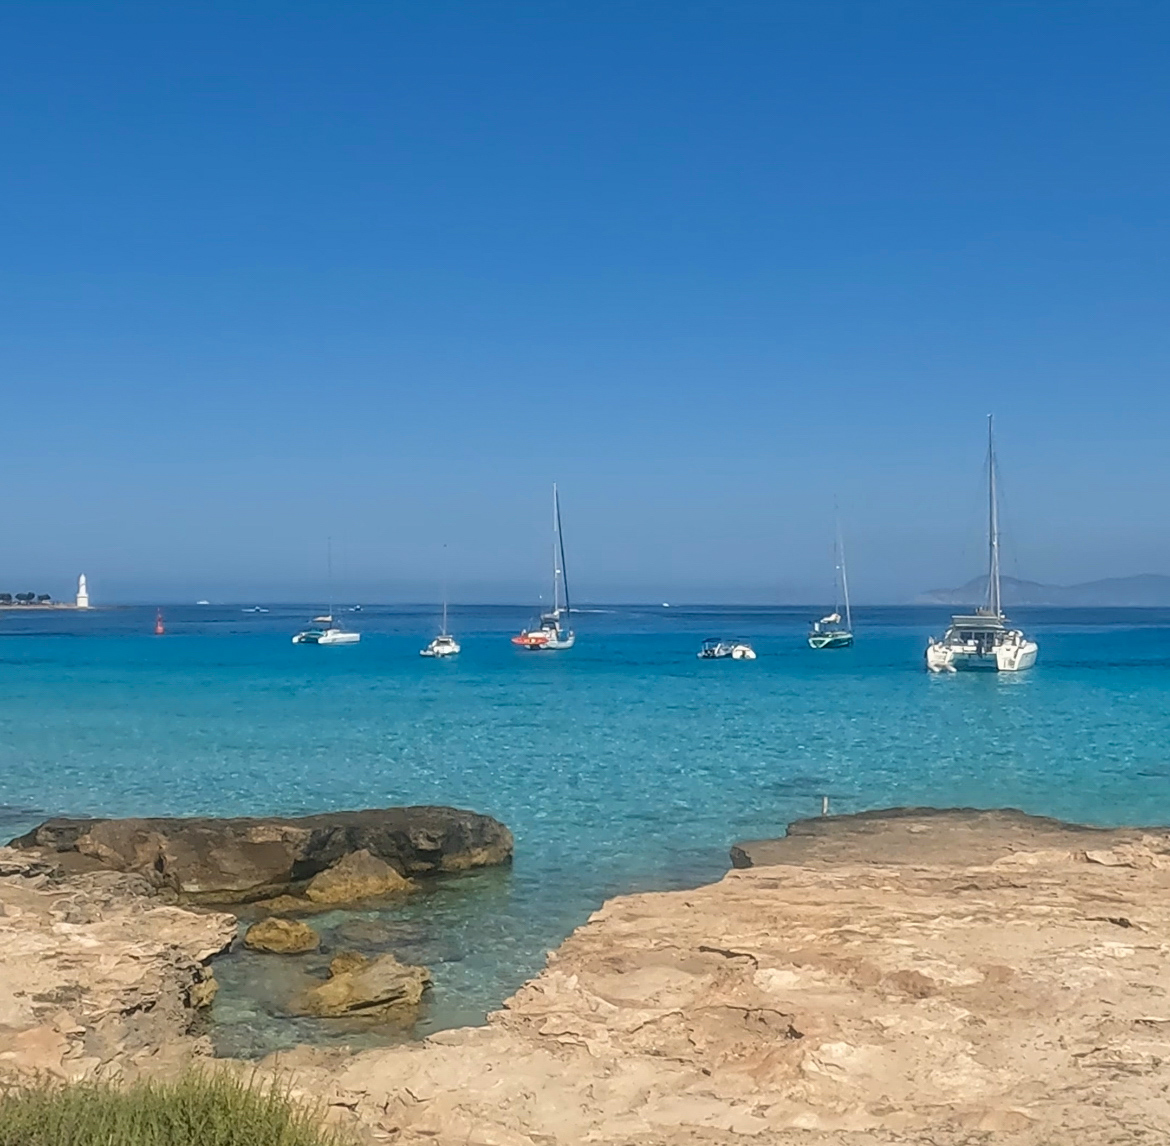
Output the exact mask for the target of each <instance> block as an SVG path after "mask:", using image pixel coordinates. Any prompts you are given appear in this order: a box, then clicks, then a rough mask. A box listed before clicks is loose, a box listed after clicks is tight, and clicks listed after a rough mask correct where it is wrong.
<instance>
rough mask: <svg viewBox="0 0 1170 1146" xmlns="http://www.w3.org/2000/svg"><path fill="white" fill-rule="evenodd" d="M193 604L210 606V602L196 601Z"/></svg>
mask: <svg viewBox="0 0 1170 1146" xmlns="http://www.w3.org/2000/svg"><path fill="white" fill-rule="evenodd" d="M195 604H196V605H210V604H211V602H210V601H196V602H195Z"/></svg>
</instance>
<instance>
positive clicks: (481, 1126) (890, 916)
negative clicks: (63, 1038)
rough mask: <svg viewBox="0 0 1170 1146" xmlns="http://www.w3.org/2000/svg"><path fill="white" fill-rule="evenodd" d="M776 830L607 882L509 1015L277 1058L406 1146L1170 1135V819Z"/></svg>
mask: <svg viewBox="0 0 1170 1146" xmlns="http://www.w3.org/2000/svg"><path fill="white" fill-rule="evenodd" d="M769 847H771V848H772V849H773V850H770V851H768V852H767V853H765V852H764V851H763V845H762V844H755V845H748V846H747V848H746V850H745V854H747V855H750V856H753V857H757V862H758V857H760V856H761V855H763V854H767V855H768V856H769V858H770V859H771V861H772V862H771V866H757V867H752V868H748V869H746V870H737V871H732V872H730V873H729V874H728V875H727V877H726V878H724V879H723V880H722V881H720V882H719V883H716V884H713V885H711V886H709V887H703V888H699V889H697V890H694V891H686V892H673V893H668V894H651V895H633V896H626V897H622V898H619V899H615V900H613V901H611V902H609V903H607V904H606V905H605V906H604V907H603V908H602V909H601V910H600V911H599V912H597V913H596V914H595V915H594V916H593V917H592V918H591V919H590V920H589V922H588V923H587V924H586V925H585V926H583V927H582V928H580V929H579V930H578V931H577V932H575V933H574V934H573V935H572V936H571V937H570V938H569V939H568V940H567V941H566V942H565V943H564V945H563V946H562V947H561V948H560V949H559V950H558V951H557V952H556V953H555V955H553V956H550V960H549V966H548V968H547V970H545V971H544V972H543V973H542V974H541V975H540V976H539V977H537V978H536V979H535V980H533V981H532V982H530V983H529V984H527V985H526V986H525V987H524V988H522V989H521V990H520V991H519V992H518V993H517V994H516V995H515V996H514V997H513V998H512V999H510V1000H509V1001H508V1003H507V1004H506V1008H505V1010H503V1011H502V1012H500V1013H498V1014H495V1015H493V1016H492V1017H491V1019H490V1022H489V1024H488V1025H487V1026H486V1027H482V1028H473V1029H465V1030H458V1031H447V1032H443V1033H441V1034H439V1035H435V1036H432V1037H431V1038H430V1039H429V1040H427V1042H426V1043H425V1044H422V1045H413V1046H406V1047H399V1048H389V1049H382V1050H371V1051H366V1052H363V1053H361V1054H357V1055H353V1056H349V1057H345V1056H339V1055H335V1054H332V1053H328V1052H323V1051H309V1050H303V1051H299V1052H294V1053H293V1054H291V1055H282V1056H280V1063H281V1065H282V1067H284V1068H286V1069H292V1070H294V1071H295V1078H296V1085H297V1086H298V1087H299V1088H301V1089H302V1090H304V1091H305V1092H307V1093H309V1094H311V1095H313V1096H314V1097H317V1098H321V1099H324V1100H325V1101H328V1102H334V1103H338V1104H343V1105H344V1106H345V1107H349V1108H352V1109H353V1110H354V1111H355V1114H356V1116H357V1118H358V1119H359V1120H360V1121H361V1122H362V1123H363V1124H364V1125H365V1127H366V1128H367V1129H368V1131H369V1132H370V1133H371V1135H372V1136H373V1137H374V1138H375V1140H378V1141H381V1140H387V1141H394V1142H396V1143H403V1144H407V1146H410V1144H421V1143H424V1142H425V1143H431V1144H434V1146H455V1144H456V1143H459V1144H463V1143H468V1142H471V1143H480V1144H484V1146H486V1144H493V1146H535V1144H539V1146H562V1144H563V1146H569V1144H571V1143H572V1144H577V1143H582V1142H596V1143H615V1144H616V1143H622V1144H630V1146H665V1144H671V1146H673V1144H679V1146H682V1144H684V1143H686V1144H690V1143H702V1144H721V1146H732V1144H737V1146H747V1144H749V1143H751V1144H759V1146H764V1144H785V1146H788V1144H791V1146H796V1144H798V1143H799V1144H800V1146H830V1144H832V1146H871V1144H875V1143H895V1142H897V1143H919V1144H922V1146H927V1144H929V1146H993V1144H994V1146H999V1144H1001V1143H1011V1144H1013V1146H1015V1144H1019V1146H1024V1144H1027V1146H1055V1144H1057V1143H1059V1144H1061V1146H1063V1144H1066V1143H1067V1144H1073V1143H1075V1144H1076V1146H1104V1144H1105V1143H1112V1144H1117V1143H1139V1142H1141V1143H1152V1142H1163V1141H1166V1140H1168V1139H1170V832H1168V831H1167V830H1164V829H1161V830H1158V829H1155V830H1148V831H1144V832H1143V831H1124V832H1100V831H1091V830H1087V831H1081V830H1077V829H1065V828H1064V827H1063V826H1061V825H1056V826H1054V825H1053V824H1052V823H1051V822H1050V821H1047V822H1037V821H1035V820H1032V819H1029V818H1027V817H1021V816H1019V815H1018V814H1007V815H1001V814H993V815H986V814H983V813H964V812H958V813H947V814H945V815H938V814H934V813H929V812H899V813H895V814H894V815H892V816H887V817H881V816H868V817H864V818H857V819H850V820H846V819H845V818H841V819H839V820H837V822H836V823H830V822H826V821H815V822H814V823H813V824H811V825H795V826H794V828H793V834H792V836H791V837H790V839H789V840H786V841H784V842H782V843H780V842H778V843H776V844H775V845H769Z"/></svg>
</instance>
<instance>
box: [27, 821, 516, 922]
mask: <svg viewBox="0 0 1170 1146" xmlns="http://www.w3.org/2000/svg"><path fill="white" fill-rule="evenodd" d="M12 846H13V847H14V848H19V849H22V850H29V851H32V852H33V853H35V854H36V855H37V856H38V857H39V858H42V859H43V858H52V859H53V860H55V861H56V862H57V863H58V864H60V865H62V866H64V867H65V868H66V869H67V870H95V869H98V868H106V869H111V870H115V871H126V872H137V873H139V874H141V875H143V876H144V877H145V878H146V879H148V880H150V881H151V883H152V884H154V885H155V886H156V887H169V888H172V889H173V890H174V891H175V892H176V893H178V894H179V895H180V896H181V897H182V898H185V899H188V900H191V901H198V902H206V903H241V902H248V901H251V900H258V899H269V898H272V897H274V896H279V895H282V894H284V893H286V892H289V891H295V890H299V889H301V888H303V887H305V886H306V885H307V884H308V883H309V882H310V881H312V880H313V878H314V876H317V875H319V874H320V873H322V872H325V871H327V870H328V869H330V868H333V867H334V866H335V865H337V863H338V862H339V861H340V860H342V859H344V858H345V857H346V856H349V855H352V854H354V853H357V852H363V851H364V852H366V853H368V854H369V855H370V857H372V858H376V859H378V860H380V861H381V862H383V863H385V864H386V865H387V866H389V867H390V868H392V869H393V870H394V871H395V873H396V874H398V875H399V876H409V875H425V874H430V873H436V872H447V871H462V870H465V869H467V868H473V867H480V866H484V865H488V864H500V863H506V862H508V861H509V860H510V859H511V858H512V833H511V832H509V831H508V829H507V828H506V827H504V825H503V824H501V823H500V822H499V821H497V820H493V819H492V818H491V817H490V816H481V815H478V814H477V813H475V812H466V811H461V810H459V809H456V808H443V807H416V808H374V809H369V810H367V811H361V812H328V813H324V814H322V815H317V816H301V817H296V818H291V817H280V816H272V817H266V818H248V819H211V818H188V819H162V818H159V819H128V820H100V819H97V820H74V819H53V820H47V821H46V822H45V823H43V824H41V825H40V827H38V828H34V829H33V830H32V831H31V832H29V833H28V834H27V835H24V836H21V837H20V838H19V839H16V840H13V841H12ZM383 874H384V873H383ZM331 902H339V901H336V900H334V901H331Z"/></svg>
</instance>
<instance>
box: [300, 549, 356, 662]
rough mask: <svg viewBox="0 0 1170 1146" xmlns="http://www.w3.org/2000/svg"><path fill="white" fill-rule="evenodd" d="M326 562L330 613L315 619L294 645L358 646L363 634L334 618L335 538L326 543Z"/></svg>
mask: <svg viewBox="0 0 1170 1146" xmlns="http://www.w3.org/2000/svg"><path fill="white" fill-rule="evenodd" d="M326 554H327V556H326V562H327V565H328V569H329V612H328V613H325V614H324V615H323V616H320V617H314V618H313V622H312V624H313V627H312V628H310V629H302V630H301V631H300V632H299V633H296V634H294V636H293V639H292V643H293V644H294V645H356V644H357V643H358V641H360V640H361V639H362V635H361V633H353V632H350V631H349V630H348V629H343V628H342V627H341V622H340V621H338V620H336V619H335V618H334V616H333V538H332V537H330V538H329V539H328V541H327V542H326Z"/></svg>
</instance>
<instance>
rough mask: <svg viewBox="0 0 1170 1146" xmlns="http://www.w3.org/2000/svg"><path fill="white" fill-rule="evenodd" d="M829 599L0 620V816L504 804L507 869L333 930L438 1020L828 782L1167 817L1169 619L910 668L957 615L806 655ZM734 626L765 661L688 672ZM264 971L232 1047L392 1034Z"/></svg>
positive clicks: (232, 966)
mask: <svg viewBox="0 0 1170 1146" xmlns="http://www.w3.org/2000/svg"><path fill="white" fill-rule="evenodd" d="M815 612H816V611H815V610H806V609H801V610H791V609H754V610H747V611H730V610H716V609H710V610H694V609H691V610H686V609H669V610H663V609H651V608H641V609H639V608H622V609H614V610H608V611H598V612H593V613H586V614H582V615H580V616H578V617H575V626H576V628H577V631H578V634H579V636H578V643H577V647H576V648H575V649H573V650H572V651H571V652H566V653H559V654H532V653H525V652H523V651H520V650H514V649H513V648H512V646H511V645H510V644H509V642H508V640H507V636H508V635H510V634H511V633H512V632H514V631H516V630H517V629H518V628H519V627H520V625H522V624H523V623H525V622H526V621H528V620H529V619H530V618H529V615H528V613H527V612H526V611H524V610H515V609H502V608H501V609H481V610H466V611H461V612H457V613H455V614H454V615H453V625H452V627H453V630H454V631H455V632H456V634H457V635H458V636H459V638H460V640H461V641H462V643H463V652H462V654H461V655H460V656H459V657H458V658H453V659H451V660H447V661H428V660H424V659H422V658H420V657H419V656H418V649H419V648H420V647H421V646H422V644H424V643H425V641H426V639H429V637H430V636H431V635H432V634H433V631H434V618H433V617H432V616H431V615H430V614H428V613H423V612H417V611H409V610H392V609H368V610H366V611H365V612H364V613H362V614H360V615H355V617H354V618H353V619H354V622H355V627H359V628H360V629H361V630H362V632H363V638H362V643H361V644H360V645H358V646H355V647H350V648H335V649H318V648H313V647H309V646H293V645H292V644H291V643H290V641H289V634H290V633H291V632H293V631H295V629H296V628H297V627H299V626H300V624H301V623H302V622H303V621H304V620H305V619H306V617H307V616H308V613H307V612H306V611H304V610H300V609H297V610H289V609H276V608H274V609H273V611H272V612H271V613H268V614H263V615H251V614H250V615H245V614H243V613H242V612H241V611H240V610H239V609H238V608H234V609H228V608H194V607H191V608H186V609H170V610H168V611H167V627H168V633H167V636H166V637H164V638H156V637H154V636H153V635H152V634H151V629H152V627H153V621H154V611H153V610H146V609H123V610H109V611H107V610H100V611H95V612H93V613H91V614H89V615H81V614H76V613H71V612H62V613H58V614H53V613H35V614H34V613H28V614H20V613H11V612H6V613H0V831H5V830H6V831H7V832H8V834H16V833H17V832H18V831H21V830H24V829H25V828H27V827H30V826H32V825H33V824H34V823H36V822H37V821H39V820H40V819H42V818H44V817H45V816H46V815H49V814H103V815H148V814H171V815H193V814H207V815H239V814H257V815H259V814H267V813H285V814H297V813H306V812H314V811H322V810H328V809H333V808H358V807H369V806H378V805H390V804H403V803H406V804H416V803H449V804H455V805H457V806H462V807H467V808H473V809H475V810H477V811H482V812H487V813H489V814H491V815H494V816H497V817H498V818H500V819H501V820H503V821H504V822H505V823H507V824H508V825H509V826H510V827H511V828H512V830H513V831H514V832H515V834H516V862H515V865H514V866H513V868H512V869H511V870H508V871H493V872H484V873H478V874H474V875H471V876H467V877H463V878H460V879H454V880H448V881H445V882H444V883H443V884H442V885H440V886H439V888H438V889H437V890H435V891H434V892H432V893H429V894H426V895H422V896H419V897H417V898H416V899H414V900H413V901H412V902H411V903H410V904H409V905H407V906H404V907H399V908H392V909H389V910H387V911H382V912H366V913H362V914H361V915H360V916H354V915H353V914H349V913H347V914H344V915H343V914H333V915H330V916H327V917H325V918H324V919H322V920H319V921H318V922H319V923H320V924H321V926H322V929H323V932H324V935H325V940H326V943H327V945H329V946H330V947H331V948H339V947H345V946H349V947H358V948H361V949H366V950H370V951H373V950H383V949H389V950H394V951H395V952H396V953H398V954H399V955H400V956H401V957H403V958H408V959H411V960H413V961H416V962H423V963H427V964H428V965H429V966H431V967H432V968H433V970H434V972H435V977H436V986H435V990H434V992H433V993H432V999H431V1002H430V1004H429V1007H428V1011H427V1013H426V1016H425V1018H424V1022H423V1024H422V1029H423V1030H430V1029H436V1028H438V1027H442V1026H449V1025H453V1024H459V1023H464V1022H474V1021H477V1020H478V1019H480V1018H481V1017H482V1015H483V1014H484V1012H485V1011H486V1010H488V1009H491V1008H493V1007H495V1006H497V1005H498V1004H499V1002H500V1001H501V1000H502V999H503V998H505V997H506V996H507V995H508V994H510V993H511V992H512V991H513V990H514V989H515V988H516V986H518V985H519V983H520V982H522V981H523V979H524V978H526V977H527V976H528V975H530V974H531V973H533V972H534V971H535V970H537V969H539V967H540V966H541V964H542V961H543V958H544V953H545V951H546V950H547V949H548V948H550V947H552V946H555V945H556V944H557V943H558V942H559V941H560V940H561V939H562V938H563V937H564V936H565V934H567V933H568V932H569V931H570V930H571V929H572V928H573V927H574V926H576V925H577V924H579V923H580V922H582V921H583V920H584V919H585V917H586V916H587V915H588V913H589V912H590V911H591V910H593V909H594V908H596V907H597V906H598V905H599V904H600V903H601V901H602V900H603V899H605V898H606V897H607V896H610V895H614V894H617V893H620V892H624V891H630V890H635V889H646V888H668V887H677V886H682V885H687V884H693V883H696V882H701V881H704V880H708V879H711V878H715V877H717V876H718V875H719V874H721V873H722V872H723V871H724V870H725V869H726V867H727V849H728V846H729V845H730V844H731V843H733V842H734V841H735V840H737V839H742V838H747V837H753V836H762V835H776V834H780V833H781V832H782V831H783V829H784V825H785V824H786V823H787V822H788V821H789V820H792V819H795V818H798V817H801V816H808V815H815V814H817V813H818V812H819V810H820V803H821V797H822V795H828V796H829V797H830V799H831V802H832V809H833V811H835V812H847V811H858V810H861V809H864V808H873V807H881V806H885V805H893V804H935V805H954V804H967V805H977V806H985V807H986V806H1000V805H1011V806H1015V807H1020V808H1023V809H1025V810H1027V811H1030V812H1038V813H1044V814H1047V815H1054V816H1059V817H1062V818H1066V819H1074V820H1082V821H1086V822H1091V823H1101V824H1108V823H1155V822H1170V703H1168V702H1170V610H1099V611H1090V610H1069V611H1058V610H1033V611H1027V610H1016V611H1015V614H1014V616H1015V619H1016V620H1018V621H1021V622H1023V623H1024V624H1025V626H1026V627H1027V628H1028V629H1029V630H1030V631H1031V632H1033V633H1035V634H1036V635H1037V636H1038V637H1039V639H1040V646H1041V649H1040V662H1039V664H1038V665H1037V667H1036V668H1035V669H1034V670H1033V671H1031V672H1029V673H1025V674H1021V675H1018V676H1012V675H1002V676H998V675H994V674H993V675H960V676H952V677H930V676H928V675H926V674H925V673H924V672H923V671H922V648H923V645H924V643H925V639H926V636H927V634H928V633H930V632H932V631H941V628H942V627H943V625H944V624H945V621H946V611H945V610H941V609H873V610H861V611H859V614H858V616H857V617H856V628H857V631H858V643H857V645H856V646H855V647H854V648H853V649H849V650H840V651H825V652H819V653H814V652H812V651H811V650H809V649H808V648H807V646H805V644H804V639H803V638H804V631H805V628H806V625H807V622H808V620H809V618H810V617H811V616H812V615H814V614H815ZM721 635H722V636H747V637H749V638H751V639H752V640H753V642H754V644H755V647H756V649H757V651H758V652H759V654H760V657H759V659H758V660H757V661H754V662H731V661H719V662H700V661H698V660H697V659H696V658H695V655H694V654H695V651H696V649H697V648H698V645H699V643H700V641H701V639H702V638H703V637H706V636H721ZM361 920H364V921H365V923H366V924H367V926H366V927H365V929H364V930H363V929H362V928H360V927H359V928H356V929H355V927H354V924H355V922H357V921H361ZM317 962H320V960H319V959H318V960H317ZM275 966H276V964H274V963H273V961H272V960H271V959H264V958H263V957H260V956H248V955H242V956H233V957H231V958H230V959H229V960H227V961H225V962H224V963H223V964H222V965H221V966H220V968H219V969H218V971H217V975H218V977H219V978H220V980H221V982H222V983H223V990H222V991H221V998H220V1000H219V1001H217V1004H216V1015H215V1017H216V1020H217V1028H216V1029H217V1037H218V1039H219V1044H220V1046H221V1047H222V1048H223V1049H225V1050H229V1051H232V1052H235V1053H243V1052H248V1053H252V1052H260V1051H263V1050H265V1049H268V1048H271V1047H272V1046H276V1045H288V1044H291V1043H295V1042H297V1041H301V1040H302V1039H304V1038H326V1037H329V1038H340V1039H344V1040H345V1041H355V1040H356V1041H359V1042H360V1041H363V1040H366V1039H377V1038H386V1037H395V1036H394V1034H393V1033H392V1032H389V1033H388V1032H385V1031H374V1032H371V1031H369V1030H356V1031H355V1030H352V1029H351V1030H341V1029H339V1028H336V1027H331V1026H329V1025H328V1024H321V1023H317V1024H310V1023H305V1022H300V1023H298V1022H295V1021H293V1020H289V1019H287V1018H286V1017H284V1016H283V1014H282V1008H281V998H282V997H283V996H282V995H281V992H282V991H287V990H288V989H291V986H290V984H288V983H282V982H280V981H278V980H274V978H273V976H274V974H276V972H275V970H274V968H275ZM280 966H281V968H282V970H281V971H280V975H285V976H292V975H299V974H300V973H301V972H306V973H314V972H316V973H319V968H318V967H317V965H316V962H314V959H313V958H312V957H307V958H306V959H304V960H302V961H299V962H298V961H296V960H292V961H287V962H285V963H281V964H280ZM294 985H295V984H294Z"/></svg>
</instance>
